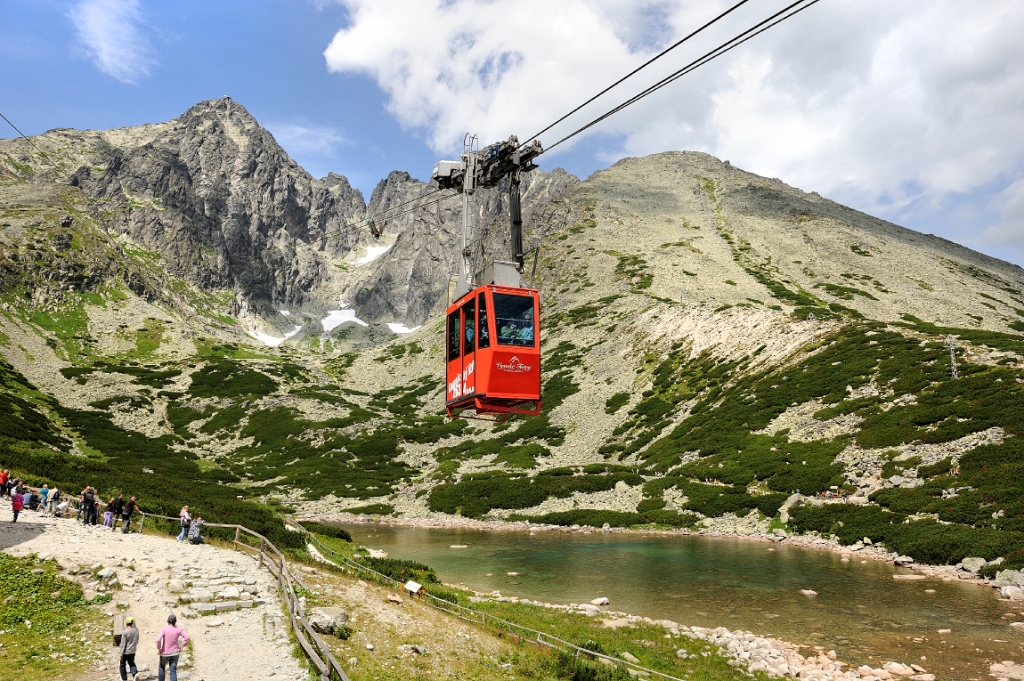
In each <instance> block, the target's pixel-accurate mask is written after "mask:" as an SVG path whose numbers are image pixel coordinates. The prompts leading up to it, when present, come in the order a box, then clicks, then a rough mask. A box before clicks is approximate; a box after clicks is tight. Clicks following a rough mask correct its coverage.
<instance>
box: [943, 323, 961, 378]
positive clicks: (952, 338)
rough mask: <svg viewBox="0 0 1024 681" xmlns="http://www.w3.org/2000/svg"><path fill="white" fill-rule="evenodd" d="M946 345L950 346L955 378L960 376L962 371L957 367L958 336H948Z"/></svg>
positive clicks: (950, 361) (951, 363) (950, 363)
mask: <svg viewBox="0 0 1024 681" xmlns="http://www.w3.org/2000/svg"><path fill="white" fill-rule="evenodd" d="M946 345H947V346H949V366H950V368H951V369H952V370H953V378H960V372H959V371H958V370H957V368H956V336H954V335H953V334H949V335H948V336H946Z"/></svg>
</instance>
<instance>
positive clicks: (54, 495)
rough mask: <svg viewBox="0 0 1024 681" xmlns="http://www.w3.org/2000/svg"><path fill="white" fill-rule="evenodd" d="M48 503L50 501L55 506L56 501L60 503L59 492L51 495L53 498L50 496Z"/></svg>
mask: <svg viewBox="0 0 1024 681" xmlns="http://www.w3.org/2000/svg"><path fill="white" fill-rule="evenodd" d="M50 501H52V502H53V503H55V504H56V503H57V502H58V501H60V490H57V491H56V492H54V493H53V496H52V497H50Z"/></svg>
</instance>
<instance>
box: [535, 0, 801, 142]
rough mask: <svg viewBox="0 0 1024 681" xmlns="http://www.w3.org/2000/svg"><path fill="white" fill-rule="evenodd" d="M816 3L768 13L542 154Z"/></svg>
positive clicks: (798, 1)
mask: <svg viewBox="0 0 1024 681" xmlns="http://www.w3.org/2000/svg"><path fill="white" fill-rule="evenodd" d="M820 1H821V0H810V1H809V2H808V0H797V1H796V2H794V3H792V4H790V5H788V6H786V7H784V8H783V9H781V10H779V11H778V12H776V13H775V14H772V15H771V16H769V17H768V18H766V19H764V20H762V21H760V22H758V23H757V24H755V25H753V26H751V27H750V28H748V29H747V30H745V31H743V32H742V33H739V34H738V35H736V36H734V37H733V38H731V39H729V40H727V41H725V42H724V43H722V44H721V45H719V46H718V47H716V48H715V49H713V50H711V51H709V52H707V53H705V54H704V55H702V56H701V57H699V58H697V59H695V60H693V61H692V62H690V63H689V64H687V65H686V66H684V67H683V68H681V69H679V70H678V71H675V72H673V73H672V74H670V75H668V76H666V77H665V78H662V79H661V80H660V81H658V82H657V83H655V84H654V85H651V86H650V87H648V88H646V89H645V90H643V91H641V92H640V93H638V94H636V95H634V96H633V97H631V98H629V99H627V100H626V101H625V102H623V103H622V104H619V105H618V106H616V107H614V108H612V109H611V110H609V111H607V112H605V113H604V114H602V115H600V116H598V117H597V118H595V119H594V120H592V121H590V122H589V123H587V124H586V125H584V126H582V127H580V128H578V129H577V130H575V131H573V132H571V133H569V134H568V135H566V136H565V137H563V138H561V139H560V140H558V141H557V142H555V143H554V144H551V145H549V146H547V147H545V149H544V152H545V153H546V152H548V151H551V150H552V149H554V148H555V147H557V146H558V145H560V144H562V143H564V142H567V141H568V140H570V139H572V138H573V137H575V136H576V135H579V134H580V133H582V132H584V131H585V130H588V129H589V128H592V127H593V126H595V125H597V124H598V123H600V122H601V121H603V120H605V119H606V118H609V117H610V116H612V115H614V114H616V113H618V112H619V111H622V110H623V109H625V108H626V107H628V106H630V105H632V104H635V103H636V102H638V101H640V100H641V99H643V98H644V97H647V96H648V95H650V94H653V93H654V92H657V91H658V90H660V89H661V88H663V87H665V86H666V85H669V84H670V83H672V82H674V81H676V80H678V79H679V78H681V77H683V76H685V75H686V74H688V73H690V72H692V71H694V70H696V69H698V68H700V67H701V66H703V65H705V64H707V63H708V62H710V61H713V60H714V59H717V58H718V57H721V56H722V55H723V54H725V53H727V52H729V51H731V50H733V49H735V48H737V47H739V46H740V45H742V44H743V43H745V42H747V41H748V40H750V39H752V38H754V37H756V36H758V35H760V34H761V33H764V32H765V31H767V30H768V29H770V28H773V27H774V26H778V25H779V24H781V23H782V22H783V21H786V20H787V19H790V18H792V17H793V16H796V15H797V14H799V13H800V12H802V11H804V10H805V9H807V8H809V7H811V6H812V5H815V4H817V3H818V2H820ZM805 3H806V4H805ZM800 5H803V6H800ZM794 8H797V9H795V10H794ZM790 10H793V11H791V12H790ZM786 12H790V13H789V14H785V13H786ZM780 15H785V16H780ZM766 24H767V25H766Z"/></svg>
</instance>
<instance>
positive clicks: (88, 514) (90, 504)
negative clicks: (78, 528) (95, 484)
mask: <svg viewBox="0 0 1024 681" xmlns="http://www.w3.org/2000/svg"><path fill="white" fill-rule="evenodd" d="M95 506H96V490H94V489H93V488H92V487H86V488H85V489H83V490H82V509H81V510H82V524H83V525H88V524H89V520H90V519H92V522H93V524H94V525H95V524H96V520H95V518H94V517H93V514H92V511H93V508H94V507H95Z"/></svg>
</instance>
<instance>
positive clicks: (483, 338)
mask: <svg viewBox="0 0 1024 681" xmlns="http://www.w3.org/2000/svg"><path fill="white" fill-rule="evenodd" d="M478 300H479V301H480V326H479V330H480V334H479V338H478V340H477V347H480V348H489V347H491V333H490V331H489V330H488V328H487V296H485V295H484V294H483V293H481V294H480V298H479V299H478Z"/></svg>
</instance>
